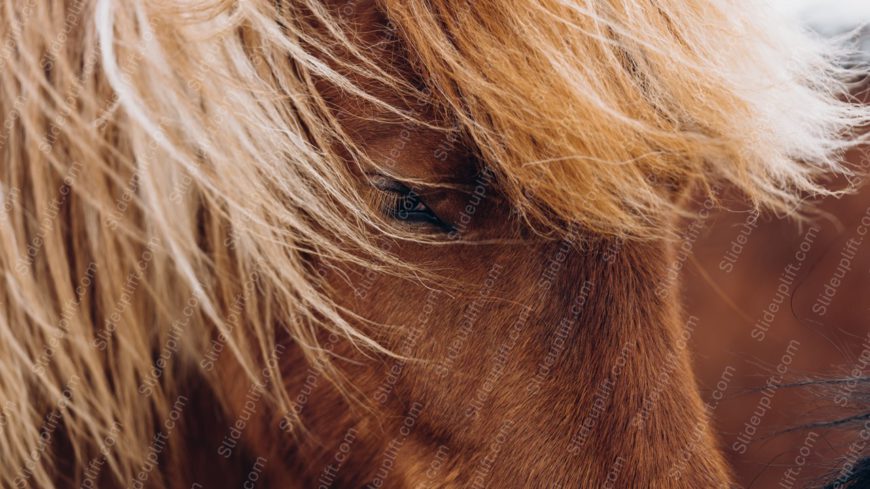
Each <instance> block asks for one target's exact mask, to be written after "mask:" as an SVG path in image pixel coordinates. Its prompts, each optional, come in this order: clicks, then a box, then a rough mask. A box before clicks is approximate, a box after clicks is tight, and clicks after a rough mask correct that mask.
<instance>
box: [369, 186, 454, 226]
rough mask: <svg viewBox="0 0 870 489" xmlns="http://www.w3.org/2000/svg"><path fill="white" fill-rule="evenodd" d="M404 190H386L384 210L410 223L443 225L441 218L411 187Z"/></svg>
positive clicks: (397, 218)
mask: <svg viewBox="0 0 870 489" xmlns="http://www.w3.org/2000/svg"><path fill="white" fill-rule="evenodd" d="M405 190H406V191H405V192H395V191H387V195H386V197H387V198H386V199H385V202H384V207H383V209H384V212H385V213H386V214H387V215H388V216H390V217H392V218H393V219H396V220H399V221H402V222H410V223H428V224H436V225H443V223H442V222H441V219H439V218H438V216H436V215H435V213H434V212H432V209H430V208H429V207H428V206H426V204H425V203H424V202H423V201H422V200H421V199H420V196H419V195H418V194H417V193H416V192H414V191H413V190H411V189H405Z"/></svg>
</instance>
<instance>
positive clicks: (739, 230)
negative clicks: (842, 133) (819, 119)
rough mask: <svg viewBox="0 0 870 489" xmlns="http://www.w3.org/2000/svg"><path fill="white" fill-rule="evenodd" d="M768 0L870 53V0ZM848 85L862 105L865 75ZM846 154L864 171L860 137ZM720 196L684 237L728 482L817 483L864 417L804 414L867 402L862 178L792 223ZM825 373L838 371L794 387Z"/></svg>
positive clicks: (868, 296)
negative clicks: (722, 204)
mask: <svg viewBox="0 0 870 489" xmlns="http://www.w3.org/2000/svg"><path fill="white" fill-rule="evenodd" d="M770 1H772V2H773V3H774V4H775V5H776V7H777V8H780V9H783V10H784V11H786V12H788V13H789V15H793V16H795V18H796V19H798V20H799V21H800V22H802V23H804V24H805V25H807V26H808V27H810V28H812V29H813V30H815V31H817V32H819V33H821V34H823V35H840V34H843V33H850V32H851V33H854V34H856V35H854V36H853V37H852V38H851V39H852V41H853V42H855V43H857V45H859V46H861V47H862V49H863V51H864V56H865V58H866V59H868V60H870V29H868V28H866V27H863V28H862V25H866V23H868V22H870V0H770ZM855 93H856V95H857V96H859V97H860V98H861V99H862V100H864V101H865V102H868V103H870V96H868V94H870V92H868V83H866V81H865V82H864V83H863V84H859V85H858V86H856V88H855ZM848 160H849V161H850V163H851V164H852V165H854V166H856V167H862V168H864V169H865V170H866V169H868V168H870V147H867V148H863V149H862V148H859V149H856V150H854V151H851V152H850V153H849V155H848ZM731 207H732V208H733V209H734V210H731V211H723V212H720V213H718V214H716V215H714V216H712V217H710V218H709V219H707V220H706V221H707V222H705V223H704V224H705V229H706V231H705V232H704V233H703V234H702V235H701V236H700V237H699V238H697V239H696V240H694V241H692V242H690V243H685V244H686V245H688V246H691V249H692V256H691V258H690V259H689V260H687V264H686V267H685V270H686V272H685V283H684V295H685V299H686V304H687V306H686V308H687V313H688V314H691V315H694V316H696V317H698V319H699V321H698V324H699V327H697V328H696V329H695V333H694V337H693V341H694V347H695V363H696V366H697V369H698V370H697V371H698V382H699V384H700V386H701V389H702V395H703V396H704V400H705V401H706V402H707V403H708V405H709V407H710V409H711V412H712V418H713V423H714V425H715V426H716V428H717V430H718V432H719V437H720V440H721V443H722V448H723V449H724V451H725V453H726V454H727V456H728V458H729V461H730V462H731V464H732V466H733V467H734V470H735V472H736V476H737V481H738V483H739V487H745V488H762V489H767V488H786V489H788V488H791V487H794V488H799V487H800V488H802V487H819V486H818V484H819V483H820V482H821V481H823V480H825V479H826V478H827V480H828V481H830V480H832V478H836V477H837V476H839V475H840V474H841V473H845V472H844V471H845V470H848V468H849V467H850V463H853V461H854V459H855V458H856V456H857V453H856V448H857V447H860V446H861V445H860V444H861V443H862V440H861V438H860V436H861V433H860V430H861V429H862V426H861V424H860V423H858V424H843V425H840V426H836V427H829V426H822V425H812V424H813V423H816V422H825V421H831V420H835V419H841V418H845V417H848V416H852V415H855V414H858V413H862V412H863V413H867V412H870V403H868V397H866V396H865V395H862V392H861V391H862V388H861V387H860V386H859V385H857V384H856V382H854V379H856V378H857V377H865V378H866V377H867V376H870V227H868V226H870V187H868V186H867V185H866V184H865V185H864V186H862V187H861V188H860V190H859V191H858V192H857V193H855V194H852V195H848V196H845V197H843V198H841V199H828V200H825V201H823V202H821V203H820V204H819V208H820V211H821V213H820V215H819V216H818V217H817V218H816V219H814V220H813V221H811V222H809V223H806V224H803V225H799V224H797V223H795V222H794V221H783V220H779V219H776V218H775V217H765V216H755V215H754V214H751V213H749V212H745V211H740V210H739V206H738V204H734V205H732V206H731ZM862 218H864V224H863V225H862ZM813 226H815V228H813ZM862 233H867V235H866V237H865V236H864V235H863V234H862ZM783 371H785V373H784V374H783V375H779V374H780V373H781V372H783ZM830 378H840V379H845V381H843V382H827V383H824V384H822V385H804V384H806V383H807V382H808V381H818V380H822V379H830ZM779 379H781V382H777V381H778V380H779ZM866 389H867V387H866V386H865V387H864V389H863V390H864V392H865V393H866ZM808 424H810V425H811V426H806V425H808ZM865 448H870V447H865ZM864 455H865V456H866V455H867V452H864Z"/></svg>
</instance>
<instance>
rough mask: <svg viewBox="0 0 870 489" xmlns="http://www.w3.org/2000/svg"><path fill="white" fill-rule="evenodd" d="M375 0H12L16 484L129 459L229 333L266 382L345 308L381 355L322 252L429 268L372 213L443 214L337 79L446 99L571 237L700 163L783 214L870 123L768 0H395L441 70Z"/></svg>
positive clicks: (660, 231)
mask: <svg viewBox="0 0 870 489" xmlns="http://www.w3.org/2000/svg"><path fill="white" fill-rule="evenodd" d="M355 3H356V2H353V1H351V2H345V3H341V4H339V5H327V4H326V3H324V2H321V1H317V0H283V1H273V0H251V1H245V2H233V1H227V0H176V1H175V2H149V1H141V2H115V1H112V0H53V1H36V0H21V1H7V2H3V5H2V7H0V39H2V46H0V117H2V134H0V202H2V207H0V229H2V232H0V274H2V278H3V282H4V284H3V287H0V358H2V359H3V360H2V363H0V410H2V412H0V485H2V486H4V487H5V486H23V485H28V484H29V485H31V486H35V487H43V488H53V487H58V486H63V487H67V486H68V484H72V483H75V484H80V483H81V482H82V481H83V480H85V479H86V478H87V477H88V475H87V474H86V473H85V472H86V469H87V464H88V462H89V461H91V460H93V459H94V458H98V457H103V458H102V460H104V461H105V467H106V469H105V470H104V475H103V477H105V478H107V479H109V480H116V481H117V482H119V483H125V481H129V480H130V479H131V478H132V476H133V474H134V472H135V471H136V470H137V469H138V468H139V467H141V466H142V465H143V464H144V463H147V461H148V460H149V457H151V456H152V455H153V453H150V452H149V447H150V446H151V445H152V444H153V443H154V440H153V437H154V433H155V431H156V430H157V429H159V428H158V427H160V426H164V425H165V426H168V423H170V422H172V421H173V419H174V416H175V415H176V408H177V406H178V404H179V403H181V404H182V405H183V403H184V402H185V397H184V395H183V392H182V390H181V389H179V386H180V385H181V383H182V382H184V379H189V378H201V379H204V380H205V381H206V382H208V384H209V385H211V386H213V388H214V391H215V392H216V395H217V396H218V400H223V399H221V397H220V392H221V389H220V382H219V379H217V378H215V377H216V376H215V375H214V371H213V370H212V369H210V368H209V363H208V362H205V361H203V359H207V358H209V355H210V354H214V353H215V352H214V345H215V342H218V343H220V344H221V345H222V348H221V350H222V351H223V353H222V357H221V358H220V361H230V359H232V361H236V362H238V363H239V365H241V366H242V368H243V369H244V370H245V371H246V372H247V373H248V375H250V378H251V380H252V382H256V383H258V385H259V382H260V381H259V380H258V379H261V378H262V375H261V374H260V372H261V371H262V370H263V369H266V371H267V372H269V375H271V378H278V377H280V372H279V371H278V367H277V365H276V362H275V361H274V356H275V353H274V352H275V350H276V344H275V343H276V339H275V338H276V333H277V332H278V331H279V330H281V329H283V330H285V331H287V332H288V333H289V335H290V337H292V338H293V340H294V341H295V342H297V343H298V344H299V345H300V346H301V347H302V349H303V351H304V352H305V354H306V355H307V357H308V359H309V361H311V362H315V361H319V362H321V363H322V364H323V365H325V366H326V367H327V368H328V365H329V362H328V357H327V356H326V354H325V353H324V350H323V349H322V348H319V347H318V342H317V337H318V332H320V331H323V330H324V329H325V330H328V331H330V332H333V333H336V334H339V335H341V336H342V337H346V338H348V339H349V340H351V341H353V342H355V343H356V344H358V345H359V346H360V347H361V348H364V349H372V350H377V351H380V350H382V347H381V346H380V345H379V344H378V342H377V341H375V339H373V338H371V337H370V336H367V335H365V334H363V333H362V332H360V331H359V330H358V329H357V328H355V327H353V326H352V325H351V323H350V322H349V320H348V316H349V315H350V314H351V313H350V312H349V311H342V310H340V309H339V308H338V307H337V306H336V304H335V302H334V301H333V299H332V298H331V296H330V293H329V290H328V288H326V287H325V286H324V284H322V281H321V280H320V278H319V276H318V274H317V271H316V270H314V269H313V267H311V266H309V263H310V260H309V259H308V257H311V256H317V257H321V258H324V259H328V260H335V261H339V262H350V263H356V264H360V265H364V266H368V267H375V268H377V269H380V270H385V271H391V272H393V273H410V272H413V270H409V269H408V267H407V266H406V265H403V264H401V263H398V261H397V260H396V259H394V258H393V257H392V256H391V255H390V254H389V253H388V252H386V251H384V250H383V249H381V248H379V247H377V246H376V244H375V243H374V241H373V236H374V235H375V234H376V233H373V232H372V229H375V230H379V232H380V233H387V234H389V235H392V236H394V237H397V238H400V239H416V240H420V239H425V238H421V237H418V236H416V237H415V236H409V235H406V234H402V232H401V231H400V230H397V229H394V228H393V227H391V226H390V225H389V224H388V223H387V222H385V221H384V220H383V219H382V218H380V217H378V215H377V213H375V212H373V211H372V206H371V205H370V203H369V202H368V201H367V200H366V198H365V197H364V195H363V193H362V191H361V190H360V188H359V184H358V183H357V179H356V178H355V177H354V174H355V173H354V172H355V171H358V170H359V169H360V168H363V167H365V168H371V167H374V168H380V170H382V171H383V172H384V173H389V171H390V168H389V167H388V165H385V164H384V163H383V162H379V161H372V158H370V157H369V155H366V154H365V153H364V152H362V151H361V150H360V149H359V148H358V147H357V146H356V145H355V144H354V143H353V141H352V139H351V137H350V136H349V135H348V134H346V133H345V131H344V130H343V129H342V127H341V126H340V125H339V124H338V122H337V118H336V115H335V110H336V109H335V108H334V107H331V106H330V104H328V103H327V101H326V98H325V95H324V91H325V90H339V91H340V92H341V93H343V94H345V95H346V96H347V97H352V98H354V99H358V100H362V101H365V103H367V104H372V105H373V106H376V107H379V108H380V109H382V110H385V111H387V112H389V113H390V114H392V117H394V118H395V120H400V121H404V122H405V123H407V124H420V125H427V126H430V127H431V126H432V123H431V121H424V120H422V119H421V118H420V117H419V116H418V114H416V113H414V112H413V111H410V110H408V109H407V108H402V107H397V106H395V105H394V104H391V103H389V102H387V101H385V100H382V99H381V98H379V97H377V96H376V95H374V94H373V93H372V90H370V88H369V87H371V86H373V85H378V86H386V87H389V89H390V90H391V91H393V92H394V93H397V94H399V95H400V96H401V97H402V98H403V99H404V100H409V101H415V100H418V101H419V100H425V101H426V103H427V104H431V105H432V106H433V107H436V108H437V110H438V111H439V114H440V116H441V117H440V119H442V120H443V121H444V123H443V124H440V125H439V126H438V127H436V128H435V129H438V130H442V131H445V132H450V131H455V132H457V133H461V134H462V137H465V138H468V140H469V141H470V143H471V145H472V146H473V147H474V148H476V149H477V151H478V152H479V155H478V156H479V158H480V159H481V160H482V161H485V162H486V164H487V165H488V166H489V168H490V169H491V170H492V172H493V174H494V176H495V179H496V181H497V184H498V185H499V188H500V189H502V191H503V192H504V194H505V195H507V196H508V198H509V201H510V204H511V205H513V206H514V207H515V208H516V209H517V211H518V212H519V213H520V215H522V216H523V217H524V218H525V219H526V220H527V221H528V222H529V223H530V224H532V225H533V226H535V229H538V230H540V232H541V233H543V234H561V233H567V232H570V229H569V226H568V225H567V224H565V223H569V222H570V223H579V224H580V225H582V226H584V227H586V228H588V229H590V230H592V231H594V232H597V233H600V234H604V235H612V236H619V237H621V238H624V239H637V240H645V239H666V238H667V237H668V236H667V231H665V230H666V229H668V226H667V225H666V224H667V223H668V222H669V219H672V218H673V216H674V214H675V213H677V214H679V213H685V212H688V211H687V208H688V205H689V204H688V203H687V201H686V199H684V198H680V196H681V195H683V194H685V193H686V192H687V191H688V190H689V189H692V188H698V187H700V188H705V189H711V188H713V187H715V186H718V185H727V186H730V187H733V188H736V189H738V190H739V191H740V192H742V194H743V195H745V196H746V197H747V198H748V199H749V200H751V201H752V202H753V203H755V204H756V205H757V206H760V207H764V208H768V209H773V210H775V211H780V212H783V213H789V212H792V211H793V210H794V209H796V208H797V207H798V205H799V204H800V202H801V201H802V200H803V199H805V198H806V197H808V196H811V195H828V194H831V193H832V191H830V190H828V189H826V188H825V187H824V185H823V181H822V180H820V179H821V178H822V176H823V175H825V174H831V173H838V172H839V173H842V172H845V170H844V169H843V168H842V167H841V166H839V163H838V161H839V157H840V155H841V153H842V151H843V150H844V149H845V148H846V147H847V146H848V145H850V144H854V141H853V139H854V138H853V137H852V136H853V131H854V130H855V128H857V127H859V126H861V125H864V124H866V123H867V122H868V121H870V113H868V111H867V110H866V109H865V108H862V107H859V106H858V105H856V104H853V103H850V102H849V101H848V99H847V98H846V97H845V94H846V93H847V92H848V86H846V85H845V84H844V82H846V81H848V79H849V77H850V76H851V73H850V72H848V71H845V70H842V69H840V68H838V66H840V64H839V60H840V56H841V55H845V54H846V53H840V52H838V51H837V50H836V49H834V48H833V47H832V46H831V45H829V44H826V43H823V42H821V41H820V40H818V39H815V38H813V37H812V36H810V35H808V34H807V33H806V32H802V31H799V30H796V28H795V27H793V26H792V25H791V24H790V23H788V22H782V21H780V20H779V19H778V18H776V16H775V15H774V14H773V13H771V12H768V11H767V10H765V9H764V7H763V6H761V5H760V4H763V3H764V2H737V1H730V0H723V1H717V2H709V1H706V0H679V1H678V0H632V1H631V2H624V1H620V0H599V1H594V2H593V1H589V0H585V1H584V0H580V1H573V2H567V1H561V0H515V1H511V2H502V1H495V0H481V1H473V2H472V1H467V2H466V1H451V0H380V1H379V2H378V4H379V7H380V9H381V11H382V12H383V15H384V16H385V18H386V19H387V20H388V22H389V25H390V27H391V33H390V38H389V39H390V42H394V43H395V44H396V46H397V47H398V49H400V50H401V52H402V53H403V56H404V57H405V58H406V59H408V60H409V61H410V63H411V65H412V66H413V69H414V71H415V73H416V75H417V76H416V78H415V79H414V80H409V79H407V77H403V76H400V74H399V72H398V71H397V70H394V69H392V68H391V67H389V66H385V65H384V63H383V61H382V60H380V59H377V58H376V57H375V56H373V55H372V51H371V49H370V46H365V45H363V44H362V43H361V42H359V41H358V40H357V39H355V38H353V37H352V36H349V35H348V34H347V33H348V32H349V30H348V29H347V28H346V27H347V23H348V22H352V21H353V16H352V15H351V14H348V11H352V10H353V8H354V5H355ZM412 104H413V102H412ZM348 161H351V162H353V165H351V166H350V167H349V166H348V164H347V162H348ZM167 344H172V345H175V346H174V348H175V349H176V350H177V352H176V353H175V354H174V355H172V356H171V358H169V359H162V358H161V357H159V353H160V349H161V346H162V345H167ZM328 372H331V374H332V377H333V380H335V381H336V382H340V379H339V378H337V376H338V374H337V373H336V371H335V370H328ZM263 388H264V390H265V391H266V393H267V399H268V400H269V402H270V403H273V404H274V405H275V406H278V408H279V409H280V411H282V412H287V411H290V412H292V410H290V409H289V407H290V403H289V400H288V395H287V393H286V392H285V389H284V387H283V385H282V383H281V382H272V383H268V384H267V385H264V386H263ZM143 395H145V396H146V397H145V398H143ZM143 399H147V401H146V402H143ZM58 447H60V448H58ZM60 449H62V450H63V453H68V454H70V455H71V457H72V459H71V460H69V459H68V460H63V459H61V458H59V457H58V456H57V452H58V450H60ZM175 455H176V456H182V455H183V454H175ZM64 468H65V469H69V470H61V469H64ZM61 473H63V474H64V476H65V477H66V478H67V479H66V480H64V481H62V480H61V479H59V474H61ZM154 477H155V478H156V477H157V475H156V474H155V475H154Z"/></svg>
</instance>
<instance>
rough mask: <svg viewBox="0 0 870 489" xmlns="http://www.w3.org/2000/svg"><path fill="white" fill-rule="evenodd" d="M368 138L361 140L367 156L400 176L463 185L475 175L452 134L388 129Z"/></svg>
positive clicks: (413, 129) (412, 129) (379, 130)
mask: <svg viewBox="0 0 870 489" xmlns="http://www.w3.org/2000/svg"><path fill="white" fill-rule="evenodd" d="M369 134H370V136H368V137H366V136H363V146H364V147H365V148H366V151H367V153H368V155H369V156H370V157H371V158H372V159H373V160H374V161H375V162H376V163H377V164H378V165H379V166H381V167H382V168H384V169H386V170H388V171H391V172H395V173H396V174H398V175H400V176H404V177H407V178H414V179H434V180H442V181H451V182H456V183H463V182H467V181H470V180H471V179H472V178H473V177H474V175H475V172H476V171H477V168H476V166H475V165H474V164H473V162H472V161H471V159H470V158H469V157H468V156H467V151H466V150H465V148H464V147H463V145H462V143H461V141H460V139H459V138H458V137H457V136H456V135H455V134H454V133H446V132H443V131H435V130H430V129H419V128H414V127H407V126H398V127H396V126H388V127H380V128H378V129H377V130H375V131H370V132H369Z"/></svg>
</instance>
